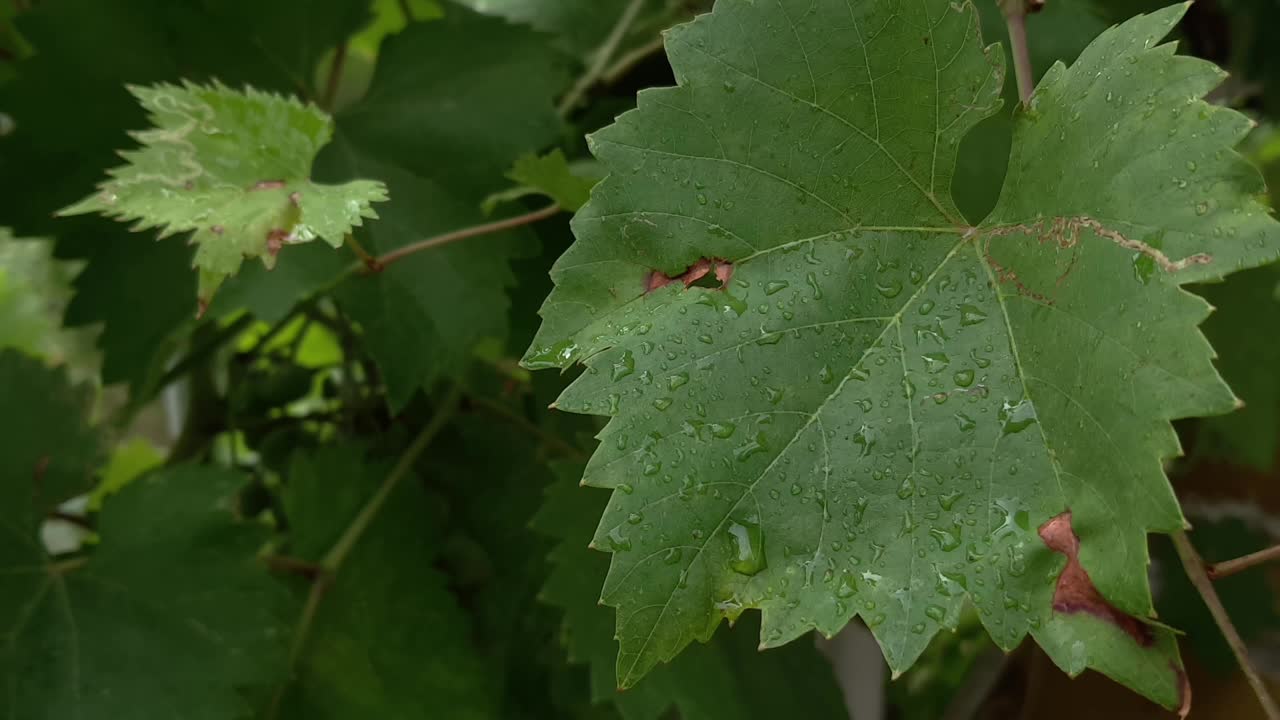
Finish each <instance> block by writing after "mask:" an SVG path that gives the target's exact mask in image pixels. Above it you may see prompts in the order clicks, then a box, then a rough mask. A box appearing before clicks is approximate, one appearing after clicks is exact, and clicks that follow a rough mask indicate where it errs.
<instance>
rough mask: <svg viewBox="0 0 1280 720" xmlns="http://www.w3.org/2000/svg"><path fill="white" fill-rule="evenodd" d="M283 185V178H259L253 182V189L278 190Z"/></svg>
mask: <svg viewBox="0 0 1280 720" xmlns="http://www.w3.org/2000/svg"><path fill="white" fill-rule="evenodd" d="M282 187H284V181H283V180H259V181H258V182H256V183H254V184H253V188H252V189H254V190H279V189H280V188H282Z"/></svg>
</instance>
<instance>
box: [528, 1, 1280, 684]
mask: <svg viewBox="0 0 1280 720" xmlns="http://www.w3.org/2000/svg"><path fill="white" fill-rule="evenodd" d="M1184 12H1185V6H1178V7H1173V8H1168V9H1166V10H1162V11H1160V12H1157V13H1153V14H1150V15H1145V16H1139V17H1136V18H1134V19H1133V20H1131V21H1129V22H1127V23H1125V24H1124V25H1122V26H1119V27H1117V28H1113V29H1111V30H1108V31H1106V32H1104V33H1103V34H1102V35H1101V36H1099V37H1098V39H1097V40H1096V41H1095V42H1094V43H1093V44H1092V45H1091V46H1090V47H1089V48H1088V49H1087V50H1085V52H1084V53H1083V54H1082V55H1081V57H1080V58H1079V60H1078V61H1077V62H1076V63H1075V64H1073V65H1072V66H1071V67H1070V68H1067V67H1065V66H1063V65H1061V64H1059V65H1056V66H1054V67H1053V68H1052V69H1051V70H1050V71H1049V72H1048V73H1047V74H1046V76H1045V77H1044V79H1043V80H1042V82H1041V83H1040V85H1039V86H1038V88H1037V89H1036V92H1035V95H1034V97H1033V98H1032V100H1031V102H1030V106H1029V107H1027V108H1024V109H1020V110H1019V111H1018V112H1017V113H1016V114H1015V121H1014V124H1015V128H1014V141H1013V150H1012V153H1011V157H1010V159H1009V171H1008V177H1007V180H1006V184H1005V186H1004V190H1003V192H1002V194H1001V197H1000V200H999V202H998V204H997V206H996V209H995V210H994V211H993V212H992V213H991V214H990V216H989V217H988V218H987V219H986V220H984V221H983V222H982V223H980V224H979V225H978V226H976V227H972V226H970V225H969V224H968V223H966V222H965V221H964V220H963V219H962V217H961V215H960V213H959V212H958V211H957V209H956V208H955V206H954V204H953V202H952V200H951V197H950V195H951V174H952V171H953V168H954V166H955V157H956V148H957V145H958V143H959V142H960V140H961V139H962V138H963V137H964V136H965V134H966V133H967V132H968V130H969V129H970V128H972V127H973V126H974V125H975V124H976V123H977V122H979V121H980V120H981V119H982V118H984V117H986V116H988V115H990V114H992V113H994V112H995V111H996V110H997V109H998V107H999V102H1000V101H999V94H1000V90H1001V87H1002V84H1003V79H1004V78H1003V61H1002V58H1003V52H1002V51H1001V50H1000V49H999V48H998V47H994V46H993V47H988V48H984V47H983V45H982V41H981V38H980V36H979V32H978V27H977V15H976V11H975V10H974V8H973V7H972V6H971V5H970V4H967V3H965V4H956V3H951V2H948V1H946V0H926V1H925V2H919V3H901V2H896V1H894V0H877V1H875V2H864V3H848V2H844V1H843V0H815V1H814V2H812V3H809V4H808V6H807V8H806V7H802V6H799V5H795V4H788V3H785V2H778V1H777V0H757V1H755V2H748V1H746V0H737V1H734V0H722V1H721V2H719V3H718V4H717V6H716V10H715V11H714V12H713V13H711V14H708V15H704V16H702V17H700V18H699V19H697V20H696V21H694V22H693V23H690V24H688V25H684V26H681V27H678V28H676V29H674V30H672V31H670V32H668V33H667V35H666V45H667V52H668V55H669V57H670V60H671V64H672V67H673V68H674V70H675V73H676V78H677V82H678V86H677V87H673V88H664V89H658V90H648V91H644V92H642V93H641V94H640V96H639V107H638V109H637V110H635V111H633V112H630V113H627V114H625V115H623V116H621V117H620V118H619V119H618V121H617V123H616V124H614V125H612V126H610V127H608V128H606V129H604V130H602V131H601V132H599V133H597V134H595V135H594V136H592V137H591V138H590V140H591V143H592V149H593V152H594V153H595V155H596V157H597V158H598V159H599V160H600V161H601V162H602V163H603V164H604V166H605V169H606V170H608V171H609V172H610V173H611V174H610V175H609V177H608V178H606V179H605V180H604V181H603V182H602V183H601V184H600V185H598V186H597V187H596V188H595V190H594V191H593V193H592V199H591V201H590V202H589V203H588V204H587V206H586V207H584V208H583V210H582V211H581V212H580V213H579V214H578V215H577V217H576V218H575V219H574V223H573V227H574V231H575V234H576V237H577V242H576V243H575V245H574V246H573V247H572V248H570V250H569V251H568V252H566V253H565V255H564V256H563V257H562V258H561V259H560V260H559V261H558V262H557V264H556V267H555V269H554V270H553V278H554V279H555V281H556V289H555V291H554V292H553V293H552V295H551V297H550V298H549V299H548V300H547V302H546V304H545V305H544V307H543V309H542V315H543V318H544V325H543V327H542V330H541V331H540V333H539V335H538V337H537V338H536V339H535V341H534V344H533V347H532V348H531V349H530V351H529V353H528V354H527V355H526V357H525V360H524V362H525V364H526V365H527V366H529V367H532V368H542V367H559V368H565V367H568V366H570V365H572V364H574V363H578V362H581V363H583V364H585V365H586V367H587V371H586V372H585V373H583V375H582V376H581V377H580V378H579V379H578V380H577V381H575V382H574V383H573V384H572V385H571V386H570V387H569V388H568V389H567V390H566V391H565V393H564V394H563V396H562V397H561V398H560V400H559V401H558V403H557V404H558V406H559V407H560V408H562V409H564V410H568V411H571V412H580V413H592V414H598V415H607V416H610V417H611V420H610V422H609V424H608V425H607V427H606V428H605V429H604V431H603V432H602V433H601V435H600V437H601V441H602V442H601V445H600V447H599V449H598V450H597V451H596V453H595V455H594V456H593V457H592V459H591V461H590V463H589V464H588V467H587V469H586V472H585V476H584V483H585V484H588V485H593V486H598V487H605V488H612V489H613V490H614V491H615V492H614V493H613V497H612V500H611V501H610V503H609V506H608V508H607V509H606V510H605V512H604V516H603V518H602V521H601V524H600V526H599V528H598V530H597V534H596V538H595V545H596V547H599V548H601V549H604V550H607V551H609V552H612V553H613V561H612V567H611V570H610V573H609V576H608V578H607V580H606V581H605V584H604V590H603V594H602V599H603V601H604V602H605V603H607V604H609V605H612V606H614V607H616V608H617V611H618V612H617V623H618V626H617V631H618V637H619V642H620V654H619V661H618V672H617V676H618V681H619V683H620V684H621V685H623V686H627V685H631V684H634V683H635V682H636V681H637V680H639V679H640V678H641V677H643V676H644V674H645V673H646V672H648V671H649V670H650V669H651V668H653V667H654V666H655V665H656V664H657V663H659V662H663V661H666V660H670V659H671V658H673V657H674V656H675V655H676V654H677V653H679V652H680V651H681V650H682V649H683V648H684V647H685V646H687V645H688V644H689V643H690V642H692V641H693V640H700V641H706V640H707V639H708V638H710V636H711V635H712V633H713V632H714V630H715V628H716V626H717V625H718V624H719V623H720V621H721V619H722V618H729V619H733V618H735V617H736V616H737V615H738V614H739V613H741V612H742V611H743V610H744V609H746V608H758V609H760V610H761V612H762V629H761V646H762V647H773V646H777V645H781V644H784V643H787V642H789V641H791V640H793V639H795V638H796V637H798V636H800V635H802V634H804V633H806V632H808V631H809V630H811V629H817V630H818V631H820V632H823V633H826V634H833V633H835V632H837V631H838V630H840V629H841V628H842V627H843V626H844V625H845V624H846V623H847V622H849V621H850V620H851V619H852V618H853V617H854V616H855V615H858V616H861V617H862V618H863V619H864V620H865V622H866V623H867V624H868V625H869V626H870V627H871V628H872V631H873V632H874V633H875V635H876V637H877V639H878V640H879V642H880V645H881V647H882V649H883V651H884V654H885V657H886V659H887V661H888V662H889V665H890V667H891V668H893V669H894V670H895V671H896V672H900V671H902V670H903V669H905V668H907V667H909V666H910V665H911V664H912V662H913V661H914V660H915V659H916V658H917V657H918V656H919V655H920V653H921V652H922V651H923V650H924V648H925V646H926V645H927V644H928V642H929V640H930V638H932V636H933V635H934V634H935V633H937V631H938V630H939V629H941V628H944V627H945V628H953V627H954V626H955V623H956V619H957V617H958V614H959V611H960V609H961V606H962V603H963V602H965V600H966V599H968V600H969V601H971V602H972V603H973V604H974V605H975V606H976V608H977V609H978V612H979V615H980V617H981V619H982V622H983V624H984V625H985V627H986V628H987V630H988V631H989V632H990V634H991V636H992V637H993V638H994V639H995V641H996V642H997V643H998V644H999V645H1000V646H1001V647H1003V648H1006V649H1010V648H1013V647H1014V646H1016V645H1017V644H1018V643H1019V642H1020V641H1021V640H1022V638H1023V637H1024V636H1025V635H1026V634H1027V633H1030V634H1031V635H1032V636H1033V637H1035V638H1036V640H1037V641H1038V642H1039V643H1040V644H1041V646H1042V647H1044V648H1045V650H1046V651H1047V652H1048V653H1049V655H1050V656H1051V657H1052V658H1053V659H1054V661H1055V662H1056V663H1057V664H1058V665H1059V666H1061V667H1062V668H1064V669H1065V670H1067V671H1068V672H1071V673H1072V674H1076V673H1079V672H1082V671H1083V670H1084V669H1085V668H1087V667H1091V668H1095V669H1098V670H1100V671H1102V672H1104V673H1106V674H1107V675H1109V676H1111V677H1113V678H1115V679H1117V680H1119V681H1121V682H1123V683H1125V684H1126V685H1129V686H1130V687H1132V688H1134V689H1136V690H1137V691H1139V692H1141V693H1143V694H1144V695H1146V696H1148V697H1150V698H1152V699H1153V700H1156V701H1157V702H1160V703H1162V704H1164V705H1166V706H1168V707H1179V706H1183V705H1184V703H1185V701H1186V699H1187V696H1186V693H1185V687H1184V685H1185V680H1184V676H1183V674H1182V671H1181V661H1180V659H1179V658H1178V655H1177V648H1176V644H1175V643H1174V640H1173V637H1172V634H1171V632H1169V631H1168V630H1165V629H1163V628H1161V627H1159V626H1158V625H1154V624H1151V623H1149V622H1146V619H1149V618H1150V617H1151V616H1152V606H1151V597H1150V590H1149V588H1148V585H1147V579H1146V577H1147V576H1146V569H1147V563H1148V557H1147V545H1146V535H1147V533H1148V532H1150V531H1158V532H1173V531H1176V530H1179V529H1180V528H1181V527H1182V524H1183V519H1182V515H1181V512H1180V510H1179V507H1178V504H1177V501H1176V499H1175V497H1174V495H1173V493H1172V491H1171V488H1170V487H1169V484H1168V481H1167V480H1166V478H1165V477H1164V475H1163V471H1162V468H1161V461H1162V460H1163V459H1165V458H1168V457H1171V456H1174V455H1176V454H1177V453H1178V452H1179V447H1178V443H1177V439H1176V437H1175V435H1174V434H1173V431H1172V428H1171V426H1170V424H1169V420H1170V419H1173V418H1179V417H1187V416H1196V415H1206V414H1216V413H1224V412H1228V411H1230V410H1231V409H1232V408H1233V406H1234V403H1235V400H1234V397H1233V395H1232V394H1231V392H1230V390H1229V389H1228V388H1227V387H1226V385H1225V384H1224V383H1223V382H1222V381H1221V379H1220V378H1219V377H1218V374H1217V372H1216V371H1215V370H1214V368H1213V365H1212V358H1213V353H1212V350H1211V348H1210V347H1209V345H1208V344H1207V342H1206V341H1205V340H1204V338H1203V337H1202V336H1201V335H1200V333H1199V331H1198V330H1197V325H1198V324H1199V323H1200V322H1201V321H1202V320H1203V319H1204V318H1205V316H1206V315H1207V314H1208V306H1207V305H1206V303H1204V302H1203V301H1202V300H1200V299H1198V298H1196V297H1195V296H1193V295H1191V294H1189V293H1187V292H1185V291H1183V290H1182V289H1181V288H1180V286H1181V285H1182V284H1185V283H1188V282H1195V281H1201V280H1206V279H1213V278H1219V277H1222V276H1224V275H1225V274H1227V273H1230V272H1232V271H1235V270H1237V269H1241V268H1244V267H1250V266H1255V265H1260V264H1263V263H1266V262H1269V261H1271V260H1274V259H1275V258H1276V257H1277V255H1278V254H1280V233H1278V232H1277V226H1276V224H1275V222H1274V221H1273V220H1272V219H1271V218H1270V217H1269V216H1268V215H1267V213H1266V211H1265V210H1264V209H1263V208H1262V207H1261V206H1260V205H1259V204H1258V203H1257V201H1256V200H1255V197H1256V196H1258V195H1259V193H1260V192H1261V191H1262V189H1263V188H1262V184H1261V180H1260V178H1259V177H1258V176H1257V173H1256V171H1255V170H1253V169H1252V168H1251V167H1250V166H1249V165H1248V164H1247V163H1246V162H1245V161H1244V160H1243V159H1241V158H1240V157H1239V156H1238V155H1237V154H1236V153H1235V152H1234V151H1233V150H1232V149H1231V148H1232V147H1233V146H1234V145H1235V143H1236V142H1237V141H1239V140H1240V138H1241V137H1242V136H1243V135H1244V133H1245V132H1247V130H1248V129H1249V122H1248V121H1247V120H1246V119H1245V118H1243V117H1242V116H1241V115H1239V114H1237V113H1235V112H1233V111H1230V110H1227V109H1224V108H1219V107H1213V106H1210V105H1208V104H1206V103H1204V102H1203V101H1201V100H1200V98H1201V97H1203V95H1204V94H1205V93H1206V92H1207V91H1208V90H1210V89H1212V87H1214V86H1215V85H1216V84H1217V83H1218V82H1219V81H1220V80H1221V73H1220V71H1219V70H1217V69H1216V68H1215V67H1214V66H1212V65H1211V64H1209V63H1206V62H1204V61H1200V60H1196V59H1192V58H1188V57H1178V56H1175V55H1174V53H1173V47H1172V46H1171V45H1167V44H1166V45H1160V44H1158V43H1159V41H1160V39H1161V38H1163V37H1164V36H1165V35H1166V34H1167V33H1168V31H1169V30H1170V28H1172V26H1173V25H1174V24H1175V23H1176V22H1177V21H1178V19H1179V18H1180V17H1181V16H1182V14H1183V13H1184ZM1077 538H1078V540H1077ZM1066 556H1070V561H1069V562H1068V558H1067V557H1066ZM1104 598H1105V599H1104ZM1135 618H1138V619H1135Z"/></svg>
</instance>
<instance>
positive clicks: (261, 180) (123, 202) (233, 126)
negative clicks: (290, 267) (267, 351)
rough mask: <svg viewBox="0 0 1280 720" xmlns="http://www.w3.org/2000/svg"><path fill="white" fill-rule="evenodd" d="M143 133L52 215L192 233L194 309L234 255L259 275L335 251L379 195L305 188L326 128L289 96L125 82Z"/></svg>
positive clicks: (234, 265)
mask: <svg viewBox="0 0 1280 720" xmlns="http://www.w3.org/2000/svg"><path fill="white" fill-rule="evenodd" d="M130 91H131V92H132V93H133V94H134V96H135V97H136V98H137V99H138V101H139V102H140V103H141V104H142V106H143V107H144V108H145V109H146V110H147V112H148V113H149V116H150V119H151V122H152V124H153V125H154V127H153V128H152V129H149V130H144V131H140V132H136V133H134V134H133V136H134V138H135V139H137V140H138V141H139V142H140V143H141V144H142V147H141V148H140V149H138V150H130V151H124V152H122V153H121V155H122V157H124V158H125V160H126V161H128V164H127V165H124V166H121V167H118V168H116V169H114V170H111V171H110V172H109V174H110V175H111V178H112V179H110V180H107V181H106V182H103V183H102V184H100V185H99V190H98V192H96V193H94V194H93V195H90V196H89V197H87V198H85V199H84V200H81V201H80V202H78V203H76V204H74V205H71V206H70V207H67V208H65V209H63V210H62V211H60V214H62V215H78V214H84V213H93V212H97V213H102V214H103V215H106V216H108V217H112V218H116V219H119V220H134V221H136V222H135V223H134V225H133V229H134V230H144V229H148V228H159V229H160V234H161V237H164V236H168V235H172V234H175V233H180V232H188V231H192V232H193V233H194V234H193V236H192V238H191V242H192V244H194V245H195V246H196V255H195V267H197V268H198V269H199V271H200V288H199V298H200V302H201V306H202V307H203V306H206V305H207V304H208V302H209V300H210V299H211V298H212V297H213V293H214V291H215V290H216V289H217V288H218V285H220V284H221V283H222V281H223V280H224V279H225V278H227V277H228V276H231V275H234V274H235V273H236V272H237V271H238V270H239V269H240V263H241V262H242V260H243V259H244V258H261V259H262V262H263V264H264V265H266V266H267V267H268V268H270V267H273V266H274V265H275V262H276V256H277V255H278V254H279V252H280V250H281V249H283V247H284V246H286V245H292V244H297V243H303V242H309V241H311V240H314V239H316V238H320V239H323V240H324V241H326V242H328V243H329V244H330V245H332V246H333V247H335V248H336V247H341V246H342V243H343V240H344V238H345V236H346V234H347V233H349V232H351V229H352V228H353V227H356V226H359V225H361V224H362V223H363V220H364V219H365V218H376V217H377V213H375V212H374V211H373V208H372V203H374V202H380V201H383V200H386V199H387V194H386V189H385V187H384V186H383V185H382V183H380V182H374V181H369V180H355V181H352V182H349V183H346V184H343V185H338V186H332V185H319V184H316V183H313V182H311V180H310V177H311V163H312V160H313V159H314V158H315V155H316V153H317V152H319V151H320V148H322V147H324V145H325V144H327V143H328V142H329V139H330V138H331V137H332V135H333V123H332V121H331V120H330V119H329V117H328V116H326V115H325V114H324V113H322V112H320V111H319V110H318V109H316V108H315V107H314V106H310V105H303V104H302V103H300V102H298V101H297V100H295V99H292V98H285V97H282V96H279V95H275V94H272V93H264V92H259V91H257V90H254V89H252V88H247V89H245V90H244V91H243V92H238V91H234V90H231V89H229V88H227V87H225V86H223V85H221V84H219V83H214V84H213V85H208V86H204V85H196V84H193V83H183V85H181V86H177V85H168V84H161V85H154V86H150V87H137V86H135V87H131V88H130Z"/></svg>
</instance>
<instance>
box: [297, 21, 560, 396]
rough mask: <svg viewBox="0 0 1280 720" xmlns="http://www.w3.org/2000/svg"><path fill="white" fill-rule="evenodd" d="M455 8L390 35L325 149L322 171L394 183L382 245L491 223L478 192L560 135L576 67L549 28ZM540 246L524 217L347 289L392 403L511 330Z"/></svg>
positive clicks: (376, 229)
mask: <svg viewBox="0 0 1280 720" xmlns="http://www.w3.org/2000/svg"><path fill="white" fill-rule="evenodd" d="M444 7H445V16H444V17H443V18H442V19H439V20H432V21H429V22H421V23H414V24H413V25H410V26H409V27H407V28H405V30H404V31H402V32H401V33H400V34H398V35H395V36H392V37H389V38H387V39H386V41H384V43H383V46H382V50H381V53H380V55H379V58H378V67H377V68H376V69H375V71H374V77H373V82H372V84H371V85H370V88H369V92H368V94H367V95H366V96H365V97H364V99H363V100H361V101H360V102H359V103H357V104H355V105H353V106H351V107H350V108H347V109H346V110H344V111H343V112H341V113H339V114H338V116H337V118H336V119H337V124H338V133H337V138H336V140H335V142H334V143H333V144H332V145H331V146H330V148H328V149H327V150H326V151H325V152H323V153H321V155H320V158H319V159H318V160H317V173H319V177H322V178H330V179H332V180H334V181H339V180H343V179H347V178H351V177H376V178H379V179H381V180H383V181H385V182H386V183H387V185H388V187H389V188H390V192H391V195H392V197H393V198H395V200H393V201H392V202H390V203H388V204H387V205H385V206H383V207H382V208H380V209H379V212H380V214H381V215H382V220H381V221H380V222H378V223H375V224H373V225H371V226H370V227H369V228H367V229H366V230H365V231H363V232H361V233H360V236H361V240H362V243H363V244H364V245H365V247H367V248H369V250H370V252H373V253H375V254H383V253H386V252H389V251H392V250H395V249H398V248H402V247H404V246H406V245H409V244H411V243H414V242H416V241H419V240H423V239H425V238H428V237H431V236H432V235H435V234H439V233H444V232H448V231H452V230H456V229H458V228H462V227H468V226H471V225H477V224H480V223H483V222H486V221H487V218H486V217H485V215H484V213H483V212H482V210H481V204H482V203H483V201H484V198H486V197H488V196H489V195H490V194H492V193H494V192H496V191H498V190H501V189H502V187H503V185H504V184H505V181H504V179H503V177H502V176H503V173H504V172H505V171H506V170H507V169H508V168H509V167H511V164H512V162H513V161H514V160H515V159H516V158H518V157H520V156H522V155H524V154H525V153H529V152H534V151H536V150H538V149H540V148H543V147H546V146H548V145H551V144H553V143H554V142H555V141H556V140H557V139H558V137H559V133H560V121H559V119H558V118H557V116H556V114H555V111H554V108H553V105H552V100H553V98H555V96H556V95H557V94H558V93H559V91H560V90H561V89H562V88H563V86H564V84H565V73H564V72H563V69H562V67H561V66H560V64H559V62H558V54H557V53H556V52H555V51H554V50H553V49H552V48H550V47H549V46H548V43H547V40H548V39H547V38H546V37H544V36H542V35H540V34H538V33H535V32H533V31H531V30H528V29H527V28H522V27H518V26H514V25H511V24H509V23H507V22H505V21H503V20H501V19H498V18H491V17H486V16H484V15H480V14H477V13H475V12H472V11H470V10H467V9H465V8H462V7H458V6H456V5H453V4H448V5H445V6H444ZM537 251H538V245H537V239H536V238H535V237H534V236H533V234H532V233H530V232H529V231H528V230H525V229H517V230H514V231H509V232H505V233H501V234H494V235H489V236H485V237H482V238H475V239H472V240H469V241H467V242H462V243H450V244H447V245H443V246H439V247H435V248H432V249H431V250H430V251H428V252H419V253H415V254H413V255H410V256H408V257H406V258H404V259H403V260H402V261H400V262H397V263H395V264H394V265H390V266H388V267H387V268H386V269H385V270H384V271H382V272H380V273H377V274H374V275H369V276H360V277H353V278H351V279H350V280H348V281H347V282H346V283H344V284H343V285H342V286H341V287H339V288H338V289H337V292H336V295H337V296H338V298H339V300H340V301H341V302H342V305H343V308H344V310H345V311H346V312H348V313H349V314H350V315H351V317H352V318H353V319H354V320H356V321H357V322H359V323H360V325H361V326H362V327H363V329H364V331H365V333H364V341H365V345H366V346H367V347H368V349H369V351H370V353H371V354H372V356H373V357H374V359H375V360H377V362H378V365H379V367H380V368H381V370H382V372H383V380H384V382H385V383H386V386H387V394H388V397H389V401H390V403H391V405H392V406H393V408H395V409H399V408H402V407H404V405H405V403H407V402H408V400H409V398H410V397H411V396H412V394H413V392H414V391H415V390H417V389H418V388H419V387H420V386H422V385H424V384H429V383H431V382H432V381H433V380H434V379H436V378H439V377H441V376H448V375H453V374H457V373H459V372H460V371H461V368H462V366H463V365H464V364H465V363H466V361H467V360H468V359H469V358H470V356H471V352H472V350H473V349H474V348H475V346H476V345H477V344H478V343H479V342H480V341H481V340H484V339H486V338H495V337H496V338H503V337H505V336H506V334H507V319H506V314H507V310H508V308H509V301H508V299H507V294H506V293H507V288H508V287H510V286H511V285H512V284H513V282H514V277H513V275H512V272H511V269H510V263H511V261H513V260H515V259H518V258H521V257H527V256H532V255H536V254H537ZM323 279H324V280H327V279H328V278H327V277H325V278H323ZM460 298H465V300H460Z"/></svg>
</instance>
